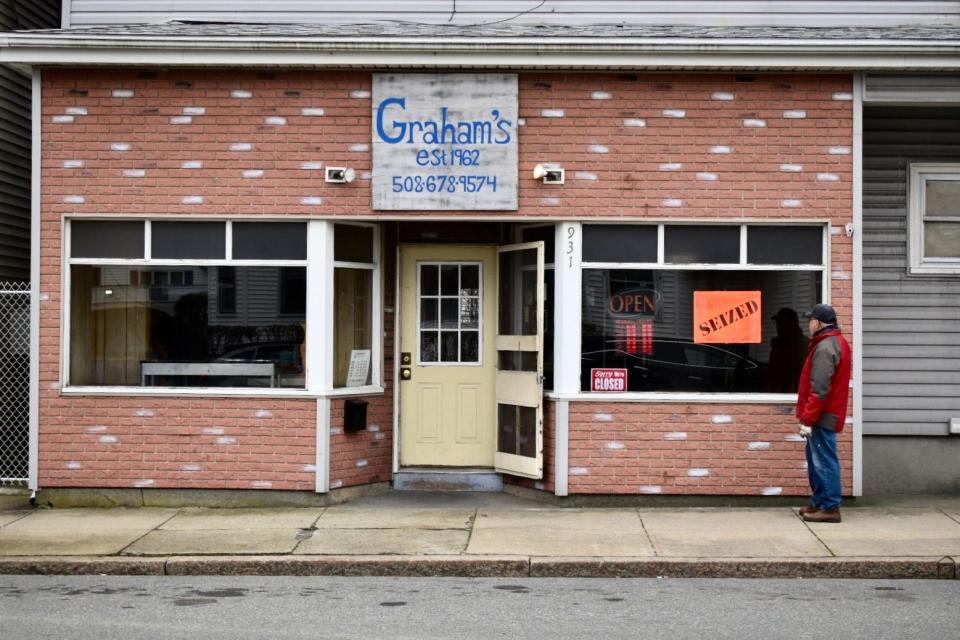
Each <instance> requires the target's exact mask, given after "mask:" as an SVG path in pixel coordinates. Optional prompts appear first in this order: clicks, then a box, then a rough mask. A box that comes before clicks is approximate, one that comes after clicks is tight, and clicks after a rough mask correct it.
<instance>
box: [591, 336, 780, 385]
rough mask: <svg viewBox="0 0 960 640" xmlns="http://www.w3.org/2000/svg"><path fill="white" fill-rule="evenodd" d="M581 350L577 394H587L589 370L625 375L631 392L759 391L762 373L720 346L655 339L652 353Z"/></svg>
mask: <svg viewBox="0 0 960 640" xmlns="http://www.w3.org/2000/svg"><path fill="white" fill-rule="evenodd" d="M592 346H594V345H591V344H590V343H589V341H587V342H585V343H584V345H583V348H584V351H583V354H582V356H581V388H582V389H584V390H588V389H589V388H590V369H593V368H617V369H626V370H627V385H628V389H629V390H630V391H699V392H750V391H760V390H762V389H763V378H764V371H763V369H764V367H763V366H762V365H761V363H759V362H757V361H756V360H753V359H752V358H749V357H747V356H745V355H742V354H739V353H736V352H734V351H732V350H731V349H729V348H727V347H726V346H725V345H713V344H697V343H694V342H692V341H690V340H682V339H675V338H655V339H654V340H653V343H652V347H653V348H652V352H651V353H646V354H645V353H630V352H627V351H623V350H622V349H618V348H617V341H615V340H608V341H606V342H605V343H602V344H597V345H596V347H601V348H593V349H591V347H592Z"/></svg>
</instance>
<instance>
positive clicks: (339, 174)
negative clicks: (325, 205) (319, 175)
mask: <svg viewBox="0 0 960 640" xmlns="http://www.w3.org/2000/svg"><path fill="white" fill-rule="evenodd" d="M356 178H357V172H356V171H354V170H353V169H351V168H350V167H327V171H326V174H325V176H324V182H329V183H331V184H350V183H351V182H353V181H354V180H356Z"/></svg>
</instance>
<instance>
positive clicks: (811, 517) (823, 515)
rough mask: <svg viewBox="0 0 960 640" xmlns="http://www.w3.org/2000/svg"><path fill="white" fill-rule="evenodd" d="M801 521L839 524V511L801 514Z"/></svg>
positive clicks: (828, 510)
mask: <svg viewBox="0 0 960 640" xmlns="http://www.w3.org/2000/svg"><path fill="white" fill-rule="evenodd" d="M803 519H804V520H806V521H807V522H840V509H827V510H826V511H819V510H818V511H814V512H813V513H805V514H803Z"/></svg>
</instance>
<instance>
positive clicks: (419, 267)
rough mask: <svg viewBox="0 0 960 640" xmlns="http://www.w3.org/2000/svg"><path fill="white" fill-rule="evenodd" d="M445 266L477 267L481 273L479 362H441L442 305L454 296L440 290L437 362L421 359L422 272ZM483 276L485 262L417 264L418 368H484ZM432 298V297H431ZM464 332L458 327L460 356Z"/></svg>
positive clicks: (458, 270)
mask: <svg viewBox="0 0 960 640" xmlns="http://www.w3.org/2000/svg"><path fill="white" fill-rule="evenodd" d="M444 265H457V267H463V266H476V267H477V269H478V271H479V278H480V281H479V284H480V287H479V288H480V295H479V296H477V297H478V299H479V300H478V301H479V305H480V313H479V316H478V318H477V320H478V325H477V329H476V331H477V332H478V335H477V349H478V351H477V361H476V362H460V361H459V358H458V360H457V362H450V361H442V360H440V333H441V332H442V331H443V329H441V328H440V309H441V308H442V306H443V305H442V300H443V298H444V297H447V298H452V297H453V296H443V295H441V294H440V290H439V289H437V296H436V297H437V328H436V332H437V361H436V362H424V361H422V360H421V359H420V331H421V327H420V318H421V316H420V301H421V293H420V272H421V270H422V269H423V267H425V266H437V267H442V266H444ZM460 273H461V270H460V269H459V268H458V269H457V276H458V278H459V276H460ZM438 274H439V269H438ZM483 275H484V274H483V262H479V261H476V260H460V261H458V260H440V261H436V260H425V261H423V262H420V261H418V262H417V309H416V314H417V344H416V347H417V366H418V367H482V366H483V326H484V318H483V315H484V314H483V300H484V297H485V296H484V293H485V292H484V286H483ZM458 284H459V281H458ZM438 287H439V284H438ZM430 297H432V296H430ZM469 297H471V298H472V297H474V296H469ZM457 299H458V300H459V299H460V295H459V289H458V291H457ZM457 324H458V325H459V324H460V317H459V312H458V316H457ZM427 331H431V329H427ZM448 331H449V329H448ZM467 331H473V329H467ZM462 332H463V329H462V328H461V327H459V326H458V327H457V337H458V342H457V353H458V355H459V353H460V351H459V349H460V346H459V345H460V343H459V337H460V334H461V333H462Z"/></svg>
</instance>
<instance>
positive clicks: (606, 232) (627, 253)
mask: <svg viewBox="0 0 960 640" xmlns="http://www.w3.org/2000/svg"><path fill="white" fill-rule="evenodd" d="M583 261H584V262H656V261H657V227H656V226H652V225H636V224H591V225H584V227H583Z"/></svg>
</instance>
